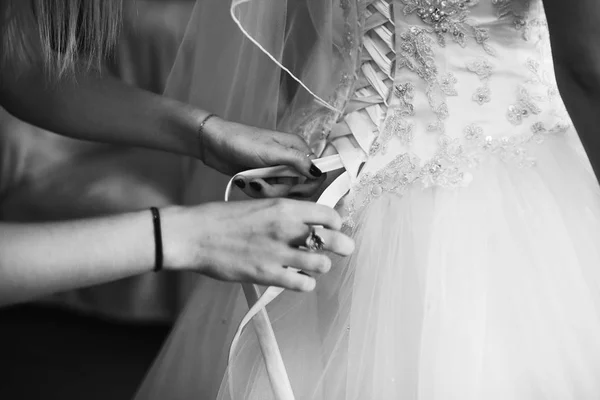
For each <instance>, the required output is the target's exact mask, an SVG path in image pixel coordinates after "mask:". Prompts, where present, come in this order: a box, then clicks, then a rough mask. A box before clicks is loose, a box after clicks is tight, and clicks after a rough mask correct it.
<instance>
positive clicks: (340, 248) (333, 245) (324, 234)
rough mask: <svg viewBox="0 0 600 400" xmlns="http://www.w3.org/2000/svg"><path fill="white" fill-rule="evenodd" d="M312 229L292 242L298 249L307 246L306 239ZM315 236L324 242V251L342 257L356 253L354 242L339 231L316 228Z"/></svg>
mask: <svg viewBox="0 0 600 400" xmlns="http://www.w3.org/2000/svg"><path fill="white" fill-rule="evenodd" d="M311 229H312V228H311V227H309V226H307V227H306V229H305V230H304V232H303V233H302V234H301V235H297V236H296V237H295V238H293V239H292V240H291V241H290V244H291V245H293V246H296V247H302V246H306V239H307V238H308V237H309V235H310V233H311ZM315 234H316V235H318V236H319V237H320V238H321V239H322V240H323V250H327V251H330V252H332V253H335V254H338V255H340V256H344V257H345V256H349V255H350V254H352V252H353V251H354V240H352V239H351V238H350V237H348V236H346V235H344V234H343V233H341V232H338V231H332V230H330V229H325V228H315Z"/></svg>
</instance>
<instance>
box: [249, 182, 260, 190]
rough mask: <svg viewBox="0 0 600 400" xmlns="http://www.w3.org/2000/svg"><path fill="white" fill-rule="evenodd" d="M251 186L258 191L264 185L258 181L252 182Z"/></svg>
mask: <svg viewBox="0 0 600 400" xmlns="http://www.w3.org/2000/svg"><path fill="white" fill-rule="evenodd" d="M250 187H251V188H252V189H254V190H256V191H257V192H260V191H261V190H262V185H261V184H260V183H258V182H250Z"/></svg>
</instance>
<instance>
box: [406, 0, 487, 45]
mask: <svg viewBox="0 0 600 400" xmlns="http://www.w3.org/2000/svg"><path fill="white" fill-rule="evenodd" d="M401 1H402V3H403V4H404V9H403V12H404V14H405V15H410V14H416V15H417V16H418V17H419V18H420V19H421V20H422V21H423V22H424V23H425V24H427V25H429V26H431V27H432V28H433V33H434V34H435V35H436V37H437V41H438V43H439V45H440V46H442V47H443V46H445V45H446V37H447V36H449V37H450V38H451V39H452V40H453V41H454V42H456V43H458V44H459V45H460V46H462V47H465V46H466V44H467V41H466V39H467V37H472V38H474V39H475V42H476V43H478V44H480V45H482V46H483V48H484V49H485V50H486V51H487V52H489V53H491V54H493V53H494V51H493V49H492V48H491V47H490V46H489V45H488V44H487V41H488V39H489V33H488V30H487V29H485V28H480V27H478V26H476V25H473V24H472V23H471V22H470V21H469V19H468V17H469V13H470V12H469V8H470V7H474V6H476V5H477V4H479V0H401Z"/></svg>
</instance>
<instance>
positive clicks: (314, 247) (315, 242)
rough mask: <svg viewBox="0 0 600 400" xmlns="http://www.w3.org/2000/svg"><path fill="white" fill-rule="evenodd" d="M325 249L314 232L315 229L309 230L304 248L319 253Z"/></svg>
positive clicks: (320, 239) (322, 242)
mask: <svg viewBox="0 0 600 400" xmlns="http://www.w3.org/2000/svg"><path fill="white" fill-rule="evenodd" d="M324 247H325V241H324V240H323V238H322V237H321V236H319V235H317V232H316V230H315V227H314V226H313V227H311V228H310V233H309V234H308V237H307V238H306V248H307V249H308V250H310V251H321V250H323V248H324Z"/></svg>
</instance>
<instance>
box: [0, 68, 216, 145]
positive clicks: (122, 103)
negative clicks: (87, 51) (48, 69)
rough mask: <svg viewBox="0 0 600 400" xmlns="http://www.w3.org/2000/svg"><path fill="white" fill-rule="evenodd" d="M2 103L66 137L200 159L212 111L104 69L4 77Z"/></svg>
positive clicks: (15, 113)
mask: <svg viewBox="0 0 600 400" xmlns="http://www.w3.org/2000/svg"><path fill="white" fill-rule="evenodd" d="M0 94H1V97H0V103H1V104H2V106H3V107H4V108H6V109H7V110H8V111H9V112H10V113H12V114H13V115H15V116H17V117H18V118H20V119H22V120H24V121H26V122H29V123H31V124H34V125H37V126H39V127H42V128H44V129H47V130H50V131H53V132H56V133H58V134H62V135H65V136H69V137H73V138H77V139H83V140H91V141H98V142H105V143H112V144H120V145H127V146H137V147H146V148H152V149H158V150H164V151H169V152H172V153H177V154H182V155H188V156H193V157H197V156H198V155H199V154H200V151H199V147H198V142H197V137H196V130H197V128H198V125H199V122H200V121H201V119H202V118H203V117H204V116H205V115H206V112H204V111H201V110H197V109H195V108H193V107H190V106H187V105H184V104H182V103H180V102H177V101H174V100H171V99H167V98H165V97H162V96H158V95H155V94H152V93H150V92H146V91H143V90H141V89H138V88H135V87H131V86H128V85H126V84H125V83H123V82H121V81H119V80H117V79H115V78H113V77H110V76H106V75H101V74H99V73H79V74H77V76H75V77H73V78H71V77H69V78H64V79H63V80H61V81H59V82H56V83H48V82H47V80H46V78H45V75H44V72H42V71H41V70H40V69H37V68H31V69H30V71H28V72H26V73H22V74H21V75H19V76H8V77H7V76H3V79H2V84H1V86H0Z"/></svg>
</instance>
